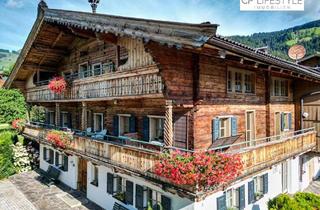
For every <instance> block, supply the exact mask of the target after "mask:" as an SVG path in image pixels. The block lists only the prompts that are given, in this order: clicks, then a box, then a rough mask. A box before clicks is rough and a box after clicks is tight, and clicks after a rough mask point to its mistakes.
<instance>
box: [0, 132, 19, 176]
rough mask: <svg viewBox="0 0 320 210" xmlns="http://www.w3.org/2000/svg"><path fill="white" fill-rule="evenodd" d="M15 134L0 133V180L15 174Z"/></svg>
mask: <svg viewBox="0 0 320 210" xmlns="http://www.w3.org/2000/svg"><path fill="white" fill-rule="evenodd" d="M15 136H16V135H15V133H14V132H11V131H5V132H1V133H0V179H3V178H6V177H8V176H10V175H12V174H14V173H15V172H16V171H15V167H14V164H13V150H12V145H13V139H14V138H15Z"/></svg>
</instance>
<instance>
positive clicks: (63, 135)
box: [47, 130, 73, 149]
mask: <svg viewBox="0 0 320 210" xmlns="http://www.w3.org/2000/svg"><path fill="white" fill-rule="evenodd" d="M72 140H73V136H72V134H71V133H68V132H64V131H56V130H54V131H50V132H48V134H47V141H48V142H50V143H51V144H52V145H53V146H55V147H59V148H61V149H65V148H67V147H68V146H69V145H70V144H71V142H72Z"/></svg>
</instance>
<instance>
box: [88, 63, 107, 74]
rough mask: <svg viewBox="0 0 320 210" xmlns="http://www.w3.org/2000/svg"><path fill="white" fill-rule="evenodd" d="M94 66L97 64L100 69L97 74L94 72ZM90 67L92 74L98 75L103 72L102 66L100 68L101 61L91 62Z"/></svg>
mask: <svg viewBox="0 0 320 210" xmlns="http://www.w3.org/2000/svg"><path fill="white" fill-rule="evenodd" d="M96 66H99V70H100V72H99V74H96V73H95V67H96ZM91 69H92V74H93V76H99V75H102V74H104V72H103V68H102V63H101V62H98V63H94V64H92V65H91Z"/></svg>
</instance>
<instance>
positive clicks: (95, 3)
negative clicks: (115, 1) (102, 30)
mask: <svg viewBox="0 0 320 210" xmlns="http://www.w3.org/2000/svg"><path fill="white" fill-rule="evenodd" d="M88 2H89V3H90V5H91V8H92V13H96V11H97V6H98V4H99V2H100V0H88Z"/></svg>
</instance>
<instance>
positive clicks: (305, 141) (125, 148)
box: [23, 125, 320, 178]
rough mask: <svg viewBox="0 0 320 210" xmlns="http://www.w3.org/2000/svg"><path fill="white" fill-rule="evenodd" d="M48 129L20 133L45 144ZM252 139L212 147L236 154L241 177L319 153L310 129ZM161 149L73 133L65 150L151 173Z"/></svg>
mask: <svg viewBox="0 0 320 210" xmlns="http://www.w3.org/2000/svg"><path fill="white" fill-rule="evenodd" d="M48 131H49V129H44V128H41V127H38V126H30V125H27V126H26V128H25V129H24V132H23V134H24V135H25V136H26V137H29V138H33V139H35V140H38V141H39V142H41V143H43V144H48V142H47V141H46V140H45V137H46V133H47V132H48ZM113 138H115V137H113ZM117 138H118V137H117ZM256 141H257V142H256V145H254V146H250V145H247V144H243V143H239V144H233V145H226V146H224V147H228V149H227V150H226V149H225V148H221V147H220V148H214V149H213V150H216V151H224V152H226V153H237V154H240V155H241V158H242V161H243V163H244V171H243V173H242V176H247V175H250V174H251V173H255V172H257V171H259V170H263V169H265V168H268V167H270V166H272V165H274V164H276V163H279V162H281V161H283V160H285V159H287V158H289V157H294V156H296V155H299V154H301V153H304V152H308V151H316V152H319V151H317V148H319V147H317V146H318V145H319V143H320V142H317V140H316V132H315V131H314V129H305V130H301V131H295V132H292V133H290V134H286V136H282V137H281V138H279V137H268V138H264V139H259V140H256ZM162 149H163V148H162V146H158V145H152V144H150V143H146V142H141V141H135V140H128V141H127V140H121V139H117V140H115V139H112V138H109V139H107V140H95V139H92V138H89V137H81V136H74V141H73V144H72V145H71V146H70V147H69V148H68V149H67V150H66V152H67V153H71V154H76V155H80V156H83V157H84V158H87V159H89V160H95V161H101V162H102V163H107V164H112V165H114V166H116V167H120V168H123V169H125V170H131V171H134V172H136V173H140V174H141V173H142V174H144V175H148V176H153V175H152V173H151V169H152V168H153V167H154V165H155V162H156V160H157V159H158V158H159V154H160V153H161V152H162ZM176 149H177V148H176ZM187 152H192V151H187ZM153 178H154V177H153Z"/></svg>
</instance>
